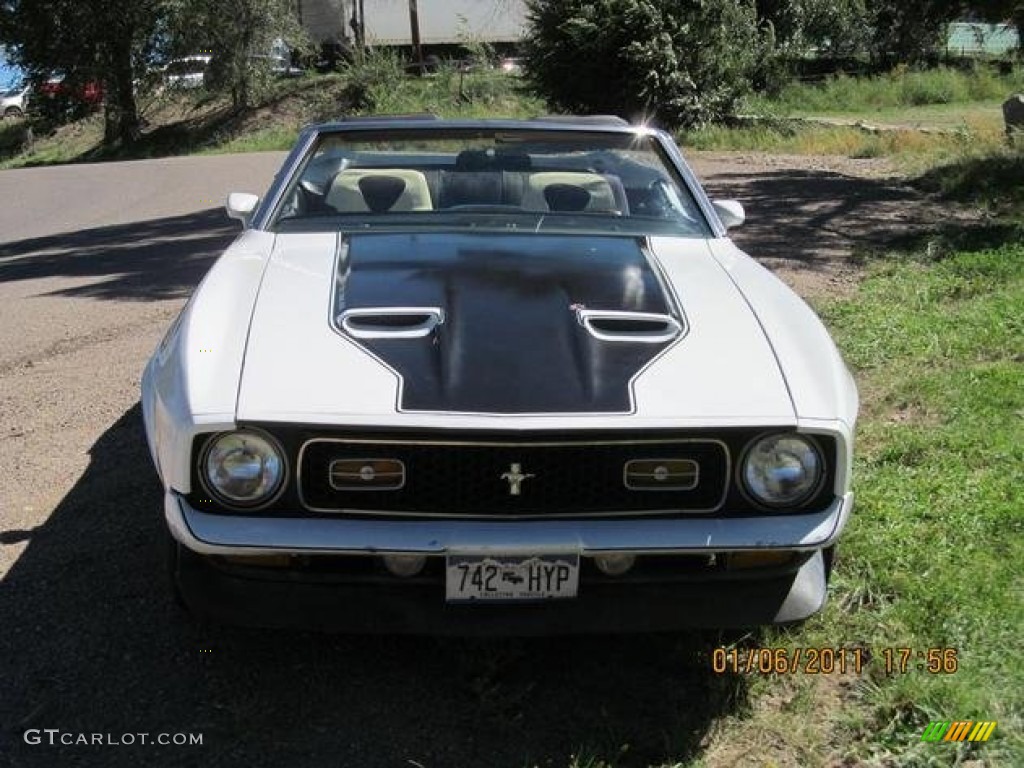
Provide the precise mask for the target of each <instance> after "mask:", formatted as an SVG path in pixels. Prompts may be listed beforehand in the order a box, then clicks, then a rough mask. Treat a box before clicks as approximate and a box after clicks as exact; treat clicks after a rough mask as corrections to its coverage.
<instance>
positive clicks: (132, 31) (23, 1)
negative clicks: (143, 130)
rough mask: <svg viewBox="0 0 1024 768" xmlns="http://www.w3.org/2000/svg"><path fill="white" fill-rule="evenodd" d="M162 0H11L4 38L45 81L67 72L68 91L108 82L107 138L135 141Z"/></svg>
mask: <svg viewBox="0 0 1024 768" xmlns="http://www.w3.org/2000/svg"><path fill="white" fill-rule="evenodd" d="M161 12H162V4H161V2H160V0H8V2H6V3H5V4H4V5H3V7H2V11H0V13H2V23H0V42H3V43H5V44H6V45H7V46H8V47H9V51H10V52H11V53H12V54H13V56H12V58H13V60H14V61H15V63H17V64H18V65H19V66H20V67H22V68H23V69H24V70H25V71H26V72H28V73H29V76H30V78H31V79H33V80H35V81H36V82H39V81H41V80H45V79H46V78H47V77H49V76H51V75H54V74H59V75H63V77H64V83H65V88H66V90H68V91H70V92H74V91H75V90H76V89H81V87H82V86H83V85H84V84H85V83H87V82H97V83H100V84H101V85H102V87H103V91H104V94H105V98H104V141H105V142H106V143H108V144H110V143H114V142H117V141H120V142H122V143H131V142H132V141H134V140H135V139H136V138H137V136H138V132H139V114H138V108H137V106H136V103H135V92H134V80H135V76H136V71H137V63H138V60H139V59H140V58H142V57H144V56H145V55H146V52H147V51H148V50H150V49H152V48H153V46H154V45H155V44H156V29H157V22H158V19H159V18H160V15H161Z"/></svg>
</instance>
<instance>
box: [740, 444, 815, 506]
mask: <svg viewBox="0 0 1024 768" xmlns="http://www.w3.org/2000/svg"><path fill="white" fill-rule="evenodd" d="M778 438H795V439H797V440H800V441H802V442H803V443H804V444H805V445H806V446H807V447H808V448H810V450H811V451H812V452H813V453H814V456H815V458H816V460H817V470H818V476H817V478H816V479H815V481H814V483H812V484H811V485H810V486H809V487H808V488H807V490H805V491H804V492H803V493H802V494H800V495H799V496H797V497H795V498H794V499H792V500H786V501H770V500H767V499H765V498H763V497H762V496H760V495H759V494H757V493H756V492H755V491H754V490H753V489H752V488H750V486H749V484H748V482H747V471H746V470H747V461H748V459H749V458H750V456H751V454H752V453H753V451H754V449H755V448H756V447H757V446H758V445H760V444H761V443H762V442H764V441H766V440H770V439H778ZM829 476H830V472H829V465H828V461H827V458H826V453H825V451H824V450H823V448H822V446H821V445H820V443H819V442H818V440H817V439H815V436H814V435H811V434H806V433H803V432H793V431H771V432H764V433H761V434H759V435H757V436H755V437H754V438H752V439H751V440H750V441H749V442H748V443H747V444H746V445H745V446H744V447H743V451H742V452H741V454H740V457H739V461H737V462H736V486H737V488H738V489H739V491H740V494H741V495H742V496H743V498H744V499H745V500H746V501H747V502H749V503H750V504H752V505H753V506H754V507H755V508H757V509H759V510H762V511H767V512H786V511H794V512H795V511H802V510H804V509H805V508H806V507H807V506H808V505H809V504H810V503H811V502H813V501H814V500H815V499H817V498H818V497H819V496H820V495H821V491H822V488H823V486H824V484H825V482H826V480H827V479H828V477H829Z"/></svg>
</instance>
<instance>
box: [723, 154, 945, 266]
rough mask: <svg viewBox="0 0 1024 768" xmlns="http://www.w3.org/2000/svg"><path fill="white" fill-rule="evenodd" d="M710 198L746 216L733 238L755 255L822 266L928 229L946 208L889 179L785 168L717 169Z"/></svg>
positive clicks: (932, 226) (845, 259)
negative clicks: (729, 201)
mask: <svg viewBox="0 0 1024 768" xmlns="http://www.w3.org/2000/svg"><path fill="white" fill-rule="evenodd" d="M707 186H708V190H709V193H710V194H711V196H712V197H718V198H727V197H735V198H736V199H738V200H740V202H742V203H743V205H744V207H745V208H746V211H747V220H746V222H745V223H744V224H743V226H742V227H740V228H738V229H735V230H732V231H731V232H730V235H731V236H732V237H733V238H734V239H735V241H736V243H737V244H738V245H739V246H740V247H741V248H743V249H744V250H747V251H748V252H749V253H750V254H751V255H752V256H755V257H757V258H758V259H764V260H767V261H774V260H778V261H779V262H780V263H785V264H787V265H789V266H797V267H800V268H806V269H812V270H820V269H826V268H828V267H830V266H831V265H832V264H833V263H834V262H835V261H837V260H838V261H840V262H846V261H847V260H848V259H849V257H850V256H851V254H852V253H854V251H855V250H857V251H859V250H862V249H867V250H870V249H872V248H876V249H877V248H882V247H884V246H885V245H887V244H888V243H889V242H891V241H892V240H893V238H895V237H899V236H905V235H906V234H908V233H910V232H917V231H924V230H929V229H933V228H934V226H935V224H936V222H939V221H942V220H943V219H948V218H949V216H950V211H949V210H948V209H947V208H946V207H944V206H942V205H940V204H938V203H936V202H935V201H933V200H931V199H930V198H928V197H927V196H926V195H924V194H922V193H921V192H919V191H917V190H915V189H913V188H912V187H910V186H908V185H906V184H903V183H900V182H899V181H897V180H893V179H866V178H859V177H855V176H846V175H843V174H839V173H834V172H829V171H815V170H794V169H784V170H778V171H770V172H760V173H752V174H745V173H720V174H716V175H715V176H714V177H712V178H711V179H709V181H708V184H707Z"/></svg>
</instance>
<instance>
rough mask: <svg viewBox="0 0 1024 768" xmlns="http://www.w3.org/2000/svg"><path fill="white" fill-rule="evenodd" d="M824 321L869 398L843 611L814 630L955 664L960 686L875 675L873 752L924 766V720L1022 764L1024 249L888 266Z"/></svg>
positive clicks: (869, 693)
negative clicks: (962, 722)
mask: <svg viewBox="0 0 1024 768" xmlns="http://www.w3.org/2000/svg"><path fill="white" fill-rule="evenodd" d="M823 314H824V317H825V319H826V322H827V323H828V324H829V326H830V327H831V329H832V331H833V333H834V334H835V337H836V340H837V342H838V343H839V345H840V347H841V348H842V349H843V351H844V353H845V355H846V358H847V360H848V361H849V363H850V364H851V365H852V366H853V368H854V370H855V371H856V372H857V375H858V378H859V380H860V382H861V386H862V388H863V390H864V391H865V393H866V394H867V396H868V399H867V403H866V405H867V407H866V412H865V414H864V416H865V418H864V420H863V422H862V423H861V426H860V430H859V435H858V438H859V444H858V449H859V454H858V462H857V468H856V472H857V474H856V488H857V492H858V510H857V517H856V518H855V520H854V523H853V524H852V525H851V527H850V531H849V535H848V536H847V537H846V539H845V541H844V542H843V545H844V550H843V559H842V561H841V563H840V567H839V569H838V578H837V580H836V592H837V594H836V597H837V599H838V602H839V603H840V605H844V606H845V607H846V609H847V610H844V611H842V612H832V613H831V614H830V615H829V619H828V624H829V626H828V627H821V628H819V629H818V630H817V631H816V634H818V635H819V636H820V637H822V638H824V637H833V638H844V637H845V638H857V639H866V640H868V642H869V643H870V644H871V645H872V646H874V647H882V646H909V647H912V648H915V649H927V648H935V647H939V648H948V647H952V648H956V649H958V651H959V658H960V667H959V670H958V672H957V673H956V674H955V675H951V676H933V675H929V674H927V673H922V672H918V671H911V672H908V673H907V674H906V675H901V676H897V677H896V678H894V679H883V678H880V677H878V676H877V675H875V676H874V679H873V684H872V685H871V686H868V687H866V689H865V691H864V692H863V695H864V697H865V699H866V701H867V703H869V704H870V705H871V708H872V715H871V723H872V724H873V726H874V727H876V728H880V729H881V732H880V738H877V739H871V740H868V741H867V742H866V743H865V745H864V748H865V750H866V751H867V752H869V753H870V752H877V751H879V750H884V751H890V752H893V753H897V754H900V755H901V764H910V761H911V757H912V756H913V760H914V762H917V763H919V764H922V765H924V764H926V763H927V761H928V759H929V758H930V757H931V756H932V755H933V753H934V752H935V748H934V747H933V746H932V745H922V744H920V743H917V742H915V739H914V737H915V735H917V736H919V731H920V729H921V728H923V727H924V725H925V723H926V722H927V721H928V720H931V719H967V718H969V719H995V720H999V722H1000V726H999V729H998V732H999V734H1000V736H999V739H998V740H997V741H996V742H994V743H992V744H989V745H986V746H985V747H984V748H979V749H978V750H977V751H979V752H981V751H982V749H983V750H984V752H985V753H986V754H987V755H989V757H995V756H997V755H1003V756H1005V757H1006V764H1007V765H1010V764H1021V762H1022V761H1024V741H1022V740H1021V727H1022V725H1024V720H1022V711H1021V706H1022V704H1024V660H1022V658H1021V643H1020V632H1021V629H1022V627H1024V611H1022V606H1024V600H1022V598H1024V591H1022V590H1024V581H1022V574H1021V570H1020V563H1021V562H1024V537H1022V536H1021V534H1022V533H1024V518H1022V507H1024V494H1022V490H1021V489H1022V488H1024V246H1022V245H1020V244H1006V245H1004V246H1002V247H999V248H995V249H991V250H986V251H980V252H959V253H956V254H953V255H950V256H948V257H947V258H944V259H943V260H941V261H939V262H937V263H933V262H929V261H927V260H918V259H910V260H901V261H896V262H892V263H887V264H885V265H883V266H881V267H879V268H877V269H876V270H874V274H873V275H872V276H871V277H870V278H869V279H868V280H867V281H866V282H865V283H864V284H863V286H862V288H861V291H860V294H859V296H858V297H857V298H855V299H853V300H850V301H846V302H840V303H836V304H833V305H831V306H828V307H825V308H823ZM968 749H969V748H968V747H963V748H960V749H959V751H960V752H963V753H966V752H967V751H968ZM951 750H952V751H957V748H948V747H947V748H946V753H947V755H948V754H949V753H950V751H951ZM1011 755H1014V756H1015V759H1010V756H1011Z"/></svg>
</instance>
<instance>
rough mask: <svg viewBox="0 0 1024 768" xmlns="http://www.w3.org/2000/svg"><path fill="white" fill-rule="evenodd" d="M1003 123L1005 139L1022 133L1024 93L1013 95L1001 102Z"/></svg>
mask: <svg viewBox="0 0 1024 768" xmlns="http://www.w3.org/2000/svg"><path fill="white" fill-rule="evenodd" d="M1003 121H1004V122H1005V123H1006V136H1007V137H1011V136H1013V134H1014V132H1022V131H1024V93H1017V94H1014V95H1013V96H1011V97H1010V98H1008V99H1007V100H1006V101H1004V102H1003Z"/></svg>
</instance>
